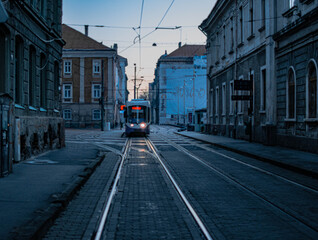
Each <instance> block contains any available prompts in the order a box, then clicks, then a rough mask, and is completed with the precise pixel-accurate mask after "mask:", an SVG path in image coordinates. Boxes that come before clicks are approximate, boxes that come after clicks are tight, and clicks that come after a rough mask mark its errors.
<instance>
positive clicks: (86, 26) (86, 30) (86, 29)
mask: <svg viewBox="0 0 318 240" xmlns="http://www.w3.org/2000/svg"><path fill="white" fill-rule="evenodd" d="M84 27H85V36H88V25H85V26H84Z"/></svg>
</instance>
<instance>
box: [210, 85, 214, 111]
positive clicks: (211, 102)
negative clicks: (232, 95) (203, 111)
mask: <svg viewBox="0 0 318 240" xmlns="http://www.w3.org/2000/svg"><path fill="white" fill-rule="evenodd" d="M213 93H214V92H213V89H211V91H210V116H211V117H212V116H213V104H214V101H213V97H214V96H213Z"/></svg>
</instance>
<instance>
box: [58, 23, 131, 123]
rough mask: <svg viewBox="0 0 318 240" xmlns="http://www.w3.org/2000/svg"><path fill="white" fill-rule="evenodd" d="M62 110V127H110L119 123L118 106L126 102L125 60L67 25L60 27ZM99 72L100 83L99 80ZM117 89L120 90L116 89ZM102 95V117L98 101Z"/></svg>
mask: <svg viewBox="0 0 318 240" xmlns="http://www.w3.org/2000/svg"><path fill="white" fill-rule="evenodd" d="M62 31H63V34H62V35H63V39H64V40H65V41H66V45H65V46H64V48H63V67H62V79H63V80H62V108H63V117H64V119H65V125H66V127H75V128H78V127H80V128H84V127H100V126H101V120H102V118H103V117H104V120H105V122H106V123H107V122H108V123H110V126H111V127H113V126H115V125H117V124H118V123H119V121H120V116H119V110H120V104H125V102H126V99H127V94H126V90H125V89H126V86H127V84H126V82H127V77H126V74H125V67H126V66H127V60H126V59H125V58H123V57H121V56H119V55H118V54H117V45H116V44H114V48H109V47H107V46H105V45H103V44H102V43H99V42H97V41H95V40H94V39H92V38H90V37H89V36H88V30H86V34H83V33H81V32H79V31H77V30H75V29H73V28H71V27H69V26H67V25H63V30H62ZM102 65H103V67H102ZM102 72H103V75H104V81H102ZM119 88H120V89H119ZM102 96H104V100H103V101H104V103H105V105H104V116H102V114H103V111H102V108H101V104H100V103H101V98H102Z"/></svg>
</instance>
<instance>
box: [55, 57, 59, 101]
mask: <svg viewBox="0 0 318 240" xmlns="http://www.w3.org/2000/svg"><path fill="white" fill-rule="evenodd" d="M59 87H60V63H59V62H58V61H54V101H55V105H57V104H58V101H59V98H60V91H59ZM54 107H56V106H54Z"/></svg>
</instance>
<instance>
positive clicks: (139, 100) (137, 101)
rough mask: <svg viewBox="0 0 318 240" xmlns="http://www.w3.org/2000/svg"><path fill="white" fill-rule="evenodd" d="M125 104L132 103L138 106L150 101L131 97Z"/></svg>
mask: <svg viewBox="0 0 318 240" xmlns="http://www.w3.org/2000/svg"><path fill="white" fill-rule="evenodd" d="M126 105H127V106H132V105H139V106H150V102H149V101H148V100H145V99H132V100H131V101H129V102H127V104H126Z"/></svg>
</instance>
